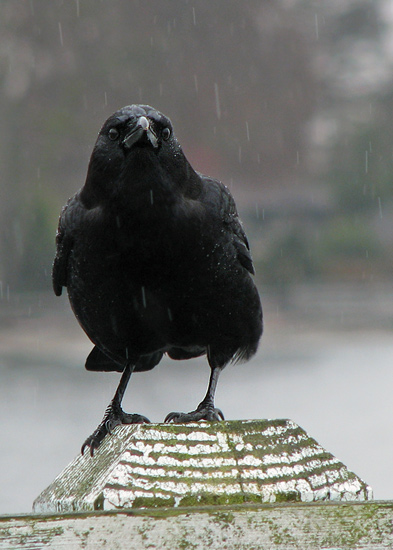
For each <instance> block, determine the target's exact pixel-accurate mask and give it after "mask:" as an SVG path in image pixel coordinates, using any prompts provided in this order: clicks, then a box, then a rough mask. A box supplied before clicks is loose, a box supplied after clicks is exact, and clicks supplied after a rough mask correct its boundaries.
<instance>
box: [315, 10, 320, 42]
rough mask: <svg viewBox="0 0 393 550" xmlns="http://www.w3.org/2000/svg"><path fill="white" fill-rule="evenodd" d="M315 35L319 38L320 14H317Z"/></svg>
mask: <svg viewBox="0 0 393 550" xmlns="http://www.w3.org/2000/svg"><path fill="white" fill-rule="evenodd" d="M315 37H316V39H317V40H319V25H318V15H317V14H315Z"/></svg>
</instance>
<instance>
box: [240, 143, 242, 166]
mask: <svg viewBox="0 0 393 550" xmlns="http://www.w3.org/2000/svg"><path fill="white" fill-rule="evenodd" d="M239 162H240V164H241V162H242V148H241V145H239Z"/></svg>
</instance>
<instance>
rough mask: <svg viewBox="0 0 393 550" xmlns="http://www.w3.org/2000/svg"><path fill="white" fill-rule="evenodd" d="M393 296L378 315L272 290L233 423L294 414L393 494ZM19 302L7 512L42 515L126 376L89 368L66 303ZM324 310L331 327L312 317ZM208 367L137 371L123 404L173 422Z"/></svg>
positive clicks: (223, 382) (13, 330) (236, 387)
mask: <svg viewBox="0 0 393 550" xmlns="http://www.w3.org/2000/svg"><path fill="white" fill-rule="evenodd" d="M299 295H300V296H301V294H298V295H297V298H296V299H297V300H299ZM346 296H347V300H348V295H346ZM391 299H392V297H391V296H390V295H386V300H383V299H382V298H381V299H380V300H379V301H378V304H379V306H378V308H379V309H380V310H381V311H382V313H381V311H380V314H378V315H377V313H376V312H375V308H374V309H372V311H371V310H370V308H368V307H366V303H365V304H363V305H362V304H360V305H359V300H355V298H354V299H353V300H354V303H353V304H352V302H351V300H349V302H350V307H349V309H348V308H347V309H346V306H345V301H343V298H342V297H341V298H340V295H339V293H338V294H337V292H335V293H334V300H336V303H337V306H336V309H334V307H333V304H332V301H334V300H333V298H332V299H331V300H329V299H328V298H326V297H324V298H323V300H325V303H326V305H325V307H324V306H323V304H322V306H321V305H319V306H318V303H317V304H316V301H317V302H318V300H316V298H315V296H314V298H313V299H311V300H310V304H311V305H310V306H309V307H308V308H307V307H306V306H305V303H306V302H307V300H306V299H305V298H304V299H302V300H301V303H302V304H303V305H302V308H303V309H302V313H301V314H300V313H299V309H296V307H294V306H293V303H292V306H291V308H289V310H286V308H285V311H284V310H283V308H282V306H280V305H277V304H276V303H273V302H269V301H268V299H267V298H265V311H266V331H265V335H264V337H263V340H262V343H261V346H260V350H259V352H258V354H257V355H256V357H255V358H254V359H252V360H251V361H250V362H249V363H247V364H244V365H236V366H228V367H227V368H226V369H225V370H224V372H223V374H222V377H221V379H220V382H219V385H218V390H217V395H216V404H217V406H218V407H220V408H222V410H223V412H224V414H225V416H226V418H227V419H228V420H230V419H247V418H249V419H252V418H290V419H292V420H293V421H295V422H296V423H297V424H299V425H300V426H301V427H302V428H304V429H305V430H306V431H307V432H308V433H309V434H310V435H311V436H312V437H314V438H315V439H316V440H317V441H318V442H319V443H320V444H321V445H322V446H324V447H325V448H326V449H327V450H328V451H330V452H331V453H333V454H334V455H335V456H336V457H337V458H338V459H339V460H341V461H342V462H344V464H346V465H347V466H348V468H349V469H350V470H352V471H354V472H355V473H356V474H357V475H359V476H360V477H362V478H363V479H364V480H365V481H366V482H367V483H368V484H369V485H371V486H372V487H373V489H374V496H375V498H377V499H393V399H392V392H393V332H392V331H391V330H389V329H390V328H391V326H390V327H389V319H391V318H392V313H391V312H392V310H390V306H389V300H391ZM11 302H12V298H11V300H10V302H9V303H8V305H6V309H7V308H8V314H7V315H4V316H3V317H2V320H1V325H0V418H1V444H0V445H1V447H0V451H1V452H0V514H14V513H22V512H30V511H31V506H32V502H33V500H34V499H35V497H36V496H38V494H39V493H40V492H41V491H42V490H43V489H44V488H45V487H46V486H47V485H49V484H50V483H51V481H52V480H53V479H54V478H55V477H56V475H57V474H59V473H60V471H61V470H62V469H63V468H64V467H65V466H66V465H67V464H68V463H69V462H70V461H71V460H72V459H73V458H74V457H75V455H76V454H78V453H79V451H80V446H81V444H82V443H83V441H84V439H85V438H86V437H87V436H88V435H89V434H90V433H91V432H92V431H93V430H94V429H95V427H96V426H97V424H98V423H99V421H100V420H101V418H102V415H103V413H104V410H105V407H106V406H107V405H108V403H109V401H110V399H111V398H112V395H113V393H114V391H115V389H116V386H117V384H118V381H119V374H116V373H91V372H87V371H85V370H84V368H83V364H84V360H85V358H86V355H87V354H88V353H89V351H90V349H91V344H90V342H89V341H88V340H87V338H86V337H85V336H84V334H83V332H82V331H81V329H80V328H79V326H78V324H77V322H76V321H75V320H74V318H73V316H72V314H71V313H70V312H69V306H68V304H67V302H66V299H64V300H63V299H60V300H56V302H52V298H51V297H46V296H44V297H40V298H36V297H33V298H32V297H29V299H27V298H19V299H18V300H15V302H14V303H11ZM355 302H356V303H355ZM373 303H374V304H375V300H373ZM347 305H348V304H347ZM11 306H12V307H11ZM311 306H312V307H311ZM320 307H322V311H323V312H324V314H325V319H324V320H325V321H326V322H324V323H318V322H316V321H315V322H314V321H313V315H316V311H315V309H316V310H318V311H319V310H320ZM310 308H311V309H310ZM359 308H360V309H359ZM363 308H364V311H363ZM378 308H377V309H378ZM306 310H307V311H306ZM366 310H367V311H366ZM11 311H12V312H13V313H12V314H10V312H11ZM305 311H306V313H307V315H308V317H307V315H305ZM318 311H317V312H318ZM378 311H379V310H378ZM310 312H311V313H310ZM329 312H330V313H329ZM363 313H364V315H366V314H367V315H369V319H370V318H371V319H374V318H375V321H374V322H372V323H369V322H368V323H367V324H368V325H371V326H366V324H365V322H364V320H363V321H362V320H361V319H359V318H358V317H359V315H362V314H363ZM310 315H311V322H310ZM384 315H385V316H384ZM389 316H390V317H389ZM345 319H350V320H351V322H346V321H345ZM349 329H350V330H349ZM208 375H209V368H208V366H207V363H206V361H205V360H204V359H203V358H202V359H196V360H192V361H186V362H175V361H170V360H163V361H162V363H161V364H160V365H159V366H158V367H156V368H155V369H154V370H153V371H150V372H147V373H139V374H135V375H134V376H133V377H132V379H131V382H130V384H129V388H128V391H127V393H126V396H125V400H124V409H125V410H126V411H129V412H138V413H141V414H144V415H146V416H148V417H149V418H150V420H151V421H153V422H162V420H163V419H164V417H165V416H166V414H167V413H168V412H170V411H173V410H180V411H188V410H191V409H193V408H194V407H195V406H196V405H197V404H198V403H199V401H200V400H201V399H202V397H203V395H204V392H205V390H206V385H207V381H208Z"/></svg>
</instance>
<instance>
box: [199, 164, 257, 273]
mask: <svg viewBox="0 0 393 550" xmlns="http://www.w3.org/2000/svg"><path fill="white" fill-rule="evenodd" d="M199 175H200V177H201V180H202V181H203V184H204V185H203V187H204V193H203V195H204V196H203V202H204V203H210V204H211V205H212V206H213V207H214V209H215V210H217V209H218V211H219V215H220V218H221V220H222V222H223V225H224V227H225V228H226V230H227V231H228V232H229V233H230V234H231V235H232V243H233V245H234V247H235V249H236V252H237V258H238V261H239V263H240V264H241V265H242V266H243V267H245V268H246V269H247V271H249V272H250V273H251V274H252V275H254V273H255V270H254V265H253V262H252V257H251V253H250V246H249V244H248V240H247V235H246V233H245V231H244V229H243V225H242V222H241V221H240V218H239V215H238V213H237V209H236V204H235V201H234V199H233V197H232V195H231V193H230V191H229V189H228V188H227V187H226V185H224V184H223V183H221V182H220V181H218V180H215V179H213V178H209V177H207V176H203V175H202V174H199Z"/></svg>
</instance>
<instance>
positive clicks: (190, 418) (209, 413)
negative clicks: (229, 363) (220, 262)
mask: <svg viewBox="0 0 393 550" xmlns="http://www.w3.org/2000/svg"><path fill="white" fill-rule="evenodd" d="M222 369H223V367H222V366H221V365H214V366H211V373H210V380H209V386H208V388H207V392H206V395H205V398H204V399H203V401H201V402H200V403H199V405H198V407H197V408H196V409H195V411H191V412H189V413H179V412H171V413H169V414H168V415H167V417H166V418H165V422H176V423H177V422H179V423H183V422H195V421H197V420H210V421H211V420H224V415H223V413H222V411H220V409H216V407H215V406H214V394H215V392H216V387H217V381H218V377H219V376H220V373H221V371H222Z"/></svg>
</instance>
